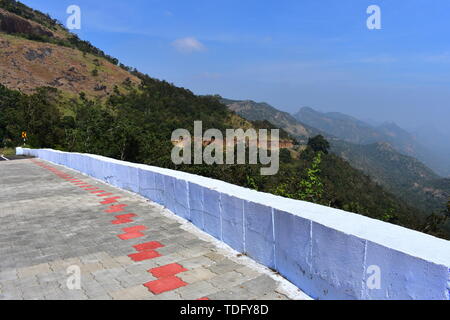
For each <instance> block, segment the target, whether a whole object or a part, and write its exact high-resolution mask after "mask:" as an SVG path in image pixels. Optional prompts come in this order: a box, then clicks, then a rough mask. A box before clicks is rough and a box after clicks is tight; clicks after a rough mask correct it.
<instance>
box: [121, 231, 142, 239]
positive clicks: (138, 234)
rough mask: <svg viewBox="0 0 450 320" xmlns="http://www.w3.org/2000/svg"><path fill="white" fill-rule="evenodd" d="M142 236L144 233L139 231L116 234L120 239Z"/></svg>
mask: <svg viewBox="0 0 450 320" xmlns="http://www.w3.org/2000/svg"><path fill="white" fill-rule="evenodd" d="M143 236H145V234H143V233H141V232H128V233H124V234H119V235H118V237H119V238H120V239H122V240H130V239H135V238H140V237H143Z"/></svg>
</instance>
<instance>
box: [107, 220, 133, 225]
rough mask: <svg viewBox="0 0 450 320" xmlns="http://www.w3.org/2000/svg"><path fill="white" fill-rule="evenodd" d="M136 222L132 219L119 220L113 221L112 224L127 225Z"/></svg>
mask: <svg viewBox="0 0 450 320" xmlns="http://www.w3.org/2000/svg"><path fill="white" fill-rule="evenodd" d="M131 222H134V221H133V220H131V219H117V220H113V221H111V223H112V224H125V223H131Z"/></svg>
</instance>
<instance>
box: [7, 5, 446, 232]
mask: <svg viewBox="0 0 450 320" xmlns="http://www.w3.org/2000/svg"><path fill="white" fill-rule="evenodd" d="M0 6H1V7H3V8H5V7H6V8H8V10H10V11H11V12H14V11H13V10H15V13H16V14H18V15H20V16H22V17H26V18H27V19H30V20H33V21H36V22H38V23H40V24H42V25H45V26H47V27H49V26H50V27H49V28H51V29H52V30H56V29H58V28H62V26H60V25H58V24H57V23H56V22H55V21H53V22H51V21H50V20H48V19H50V18H49V17H47V16H45V15H42V14H40V13H38V12H35V11H34V10H32V9H29V8H27V7H26V6H23V5H21V4H19V3H18V2H15V1H12V0H0ZM8 6H11V7H8ZM52 23H54V24H55V26H54V28H56V29H54V28H53V27H52ZM67 34H68V37H67V38H66V39H65V40H64V39H63V40H61V39H57V38H51V39H45V38H43V39H35V40H39V41H50V42H54V43H56V44H58V45H63V46H71V47H73V48H77V49H79V50H81V51H82V52H84V53H92V54H95V55H96V56H98V57H106V58H107V59H109V60H110V61H112V62H113V63H115V64H117V60H116V59H114V58H111V57H108V56H105V55H104V54H103V53H102V51H101V50H99V49H97V48H95V47H93V46H92V45H91V44H89V43H87V42H84V41H82V40H79V39H78V38H77V37H76V36H74V35H71V34H69V33H67ZM15 36H18V35H15ZM22 36H24V35H22ZM28 36H30V35H28ZM59 41H62V42H59ZM100 64H101V63H100V61H97V62H96V61H94V65H95V68H94V70H97V68H101V66H100ZM122 68H124V69H125V70H128V71H130V72H132V73H133V74H134V75H136V76H137V77H139V78H140V79H141V84H140V85H139V86H137V85H133V84H132V83H131V82H130V81H129V79H128V81H125V82H124V83H123V87H121V88H120V89H119V88H118V87H116V88H115V90H114V93H113V94H111V95H109V97H108V98H107V99H105V100H97V99H93V100H90V99H89V98H88V96H87V95H86V94H84V93H80V94H79V97H78V98H72V97H71V96H68V95H67V94H66V92H60V91H58V90H57V89H55V88H50V87H45V88H39V89H37V90H36V92H35V93H33V94H30V95H26V94H23V93H21V92H19V91H14V90H10V89H8V88H6V87H5V86H2V85H0V97H1V99H0V146H3V147H7V148H13V147H15V146H19V145H22V143H23V141H22V138H21V132H22V131H27V133H28V141H27V144H28V145H29V146H31V147H34V148H47V147H48V148H54V149H59V150H64V151H70V152H84V153H93V154H99V155H104V156H107V157H112V158H116V159H121V160H126V161H131V162H138V163H145V164H150V165H154V166H159V167H164V168H170V169H175V170H182V171H186V172H190V173H194V174H198V175H202V176H206V177H211V178H215V179H219V180H223V181H226V182H229V183H233V184H236V185H240V186H244V187H248V188H252V189H255V190H258V191H262V192H272V193H275V194H278V195H282V196H285V197H289V198H293V199H299V200H306V201H311V202H315V203H319V204H322V205H326V206H330V207H334V208H338V209H344V210H347V211H353V212H356V213H359V214H362V215H366V216H369V217H373V218H376V219H380V220H384V221H388V222H392V223H396V224H399V225H402V226H405V227H409V228H412V229H416V230H421V231H424V232H428V233H430V234H434V235H437V236H441V237H446V238H450V228H447V227H446V226H448V219H444V218H445V216H444V215H443V214H442V212H440V213H439V214H437V213H435V215H434V216H433V215H432V216H430V217H428V218H427V217H426V215H424V214H423V211H420V210H418V209H415V208H414V207H412V206H410V205H407V204H406V203H405V202H404V201H403V200H400V199H398V198H397V197H396V196H394V195H393V194H391V193H389V192H388V191H386V190H385V189H383V188H382V187H381V186H380V185H379V184H377V183H376V182H374V180H372V179H371V178H370V177H369V176H367V175H364V174H363V173H362V172H361V171H359V170H357V169H354V168H353V167H352V166H351V165H350V164H349V163H348V162H346V161H344V160H343V158H341V157H339V156H337V155H336V154H332V153H329V152H328V150H329V148H330V144H329V143H328V141H327V139H325V138H324V137H323V136H320V135H316V134H314V135H313V134H311V133H312V132H314V131H313V130H312V129H310V128H308V127H305V126H303V125H301V124H299V123H295V120H292V117H291V116H289V115H288V114H279V116H278V115H277V116H274V115H272V116H271V117H270V118H269V119H267V118H266V116H267V117H268V114H270V112H269V113H267V112H266V111H267V110H268V109H267V108H268V107H267V108H266V109H264V108H263V109H262V110H260V111H261V112H260V113H259V116H258V117H255V118H251V119H248V120H250V121H247V120H245V119H243V118H241V117H239V116H238V115H236V114H235V113H233V112H231V111H229V109H228V108H227V107H226V106H225V105H224V104H222V103H221V102H220V101H219V98H218V97H216V96H196V95H194V94H193V93H192V92H191V91H189V90H187V89H183V88H178V87H175V86H174V85H172V84H170V83H167V82H165V81H159V80H156V79H153V78H150V77H149V76H146V75H143V74H141V73H139V72H138V71H137V70H135V69H133V70H132V69H131V68H128V67H126V66H123V65H122ZM100 70H101V69H100ZM101 71H103V70H101ZM87 76H95V74H90V75H87ZM250 104H251V103H250ZM269 111H270V110H269ZM272 119H273V121H277V123H274V122H272ZM277 119H278V120H277ZM197 120H201V121H202V122H203V128H204V129H208V128H216V129H219V130H221V131H222V132H223V133H225V130H226V129H229V128H238V127H242V128H248V127H253V128H256V129H260V128H267V129H270V128H275V127H283V129H285V130H281V131H280V137H281V138H282V139H286V140H289V139H292V138H291V136H294V137H295V138H296V139H298V141H299V143H303V144H306V143H307V145H306V146H295V147H293V148H290V149H289V150H286V149H283V150H281V152H280V161H281V163H280V171H279V173H278V174H277V175H275V176H261V175H260V165H211V166H209V165H174V164H173V162H172V161H171V159H170V155H171V150H172V148H173V145H172V142H171V135H172V132H173V131H174V130H175V129H179V128H184V129H187V130H189V131H190V132H193V126H194V121H197ZM308 137H312V138H310V139H309V140H308V141H307V139H308ZM293 144H294V145H296V144H297V142H295V141H294V143H293ZM440 183H442V186H443V187H445V186H447V185H448V183H450V182H440ZM408 203H409V202H408ZM447 216H448V215H447ZM442 217H444V218H442Z"/></svg>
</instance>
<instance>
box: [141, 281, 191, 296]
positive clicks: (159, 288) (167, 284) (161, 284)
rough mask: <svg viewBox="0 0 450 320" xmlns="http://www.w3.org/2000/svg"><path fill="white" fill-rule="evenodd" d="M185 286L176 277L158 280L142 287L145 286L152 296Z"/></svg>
mask: <svg viewBox="0 0 450 320" xmlns="http://www.w3.org/2000/svg"><path fill="white" fill-rule="evenodd" d="M186 285H187V283H186V282H184V281H183V280H181V279H180V278H177V277H168V278H163V279H158V280H155V281H150V282H147V283H145V284H144V286H146V287H147V288H148V289H149V290H150V291H151V292H152V293H154V294H160V293H163V292H166V291H171V290H174V289H177V288H180V287H184V286H186Z"/></svg>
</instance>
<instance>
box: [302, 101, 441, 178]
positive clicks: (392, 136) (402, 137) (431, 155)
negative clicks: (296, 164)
mask: <svg viewBox="0 0 450 320" xmlns="http://www.w3.org/2000/svg"><path fill="white" fill-rule="evenodd" d="M294 118H296V119H297V120H298V121H300V122H303V123H305V124H307V125H310V126H312V127H315V128H317V129H320V130H322V131H324V132H326V133H328V134H331V135H333V136H335V137H337V138H340V139H342V140H344V141H347V142H351V143H356V144H372V143H377V142H386V143H389V144H390V145H391V146H392V147H393V148H394V149H395V150H397V151H399V152H400V153H403V154H405V155H409V156H412V157H415V158H417V159H418V160H420V161H422V162H424V163H425V164H426V165H427V166H428V167H430V168H431V169H433V170H434V171H435V172H436V173H438V174H439V175H441V176H450V160H449V159H450V158H448V157H446V156H445V149H444V148H445V144H439V145H438V144H437V143H436V144H428V143H426V144H425V143H422V142H421V141H423V142H425V141H429V139H427V138H426V137H429V135H430V134H426V133H425V132H423V134H422V136H421V141H419V139H418V138H417V137H415V136H414V135H413V134H411V133H409V132H407V131H406V130H404V129H402V128H400V127H399V126H398V125H396V124H395V123H393V122H385V123H383V124H381V125H377V126H373V125H370V124H368V123H366V122H364V121H361V120H358V119H356V118H354V117H352V116H349V115H346V114H343V113H339V112H327V113H323V112H319V111H316V110H314V109H312V108H309V107H304V108H301V109H300V110H299V111H298V112H297V113H295V114H294ZM441 139H442V138H441Z"/></svg>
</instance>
